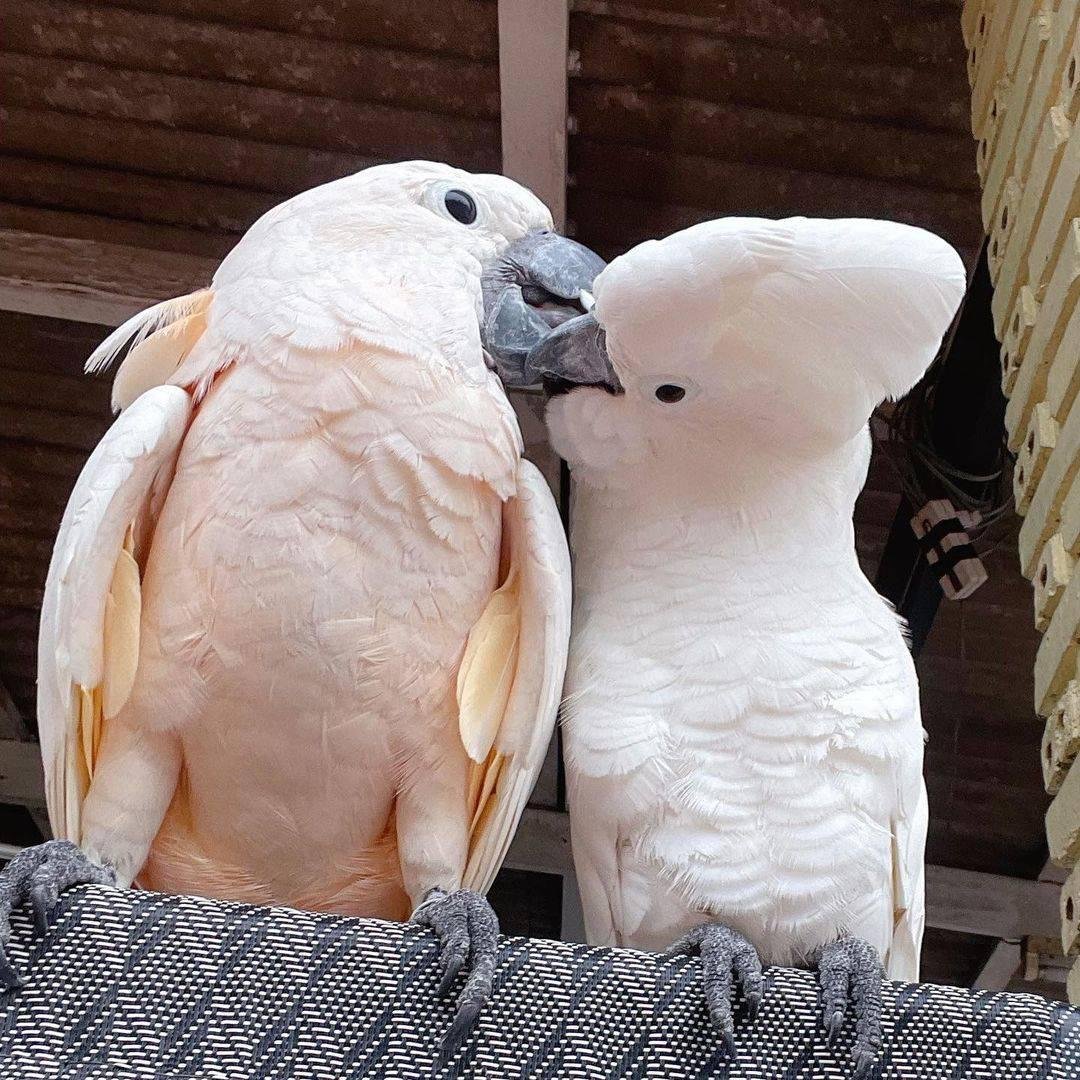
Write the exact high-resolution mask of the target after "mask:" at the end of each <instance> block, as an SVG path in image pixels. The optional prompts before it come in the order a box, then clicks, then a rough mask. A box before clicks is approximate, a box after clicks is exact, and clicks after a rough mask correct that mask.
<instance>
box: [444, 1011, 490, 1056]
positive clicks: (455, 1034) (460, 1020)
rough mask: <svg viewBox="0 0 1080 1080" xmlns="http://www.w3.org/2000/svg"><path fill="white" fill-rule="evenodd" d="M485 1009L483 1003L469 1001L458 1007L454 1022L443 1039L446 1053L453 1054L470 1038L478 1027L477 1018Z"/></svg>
mask: <svg viewBox="0 0 1080 1080" xmlns="http://www.w3.org/2000/svg"><path fill="white" fill-rule="evenodd" d="M483 1007H484V1003H483V1002H482V1001H468V1002H466V1003H465V1004H464V1005H461V1006H459V1007H458V1011H457V1013H456V1014H455V1015H454V1022H453V1023H452V1024H451V1025H450V1030H449V1031H448V1032H447V1033H446V1035H445V1037H444V1038H443V1049H444V1051H445V1052H446V1053H452V1052H453V1051H454V1050H456V1049H457V1048H458V1047H459V1046H460V1045H461V1044H462V1043H463V1042H464V1041H465V1040H466V1039H467V1038H468V1037H469V1032H471V1031H472V1029H473V1027H474V1026H475V1025H476V1018H477V1017H478V1016H479V1015H480V1010H481V1009H482V1008H483Z"/></svg>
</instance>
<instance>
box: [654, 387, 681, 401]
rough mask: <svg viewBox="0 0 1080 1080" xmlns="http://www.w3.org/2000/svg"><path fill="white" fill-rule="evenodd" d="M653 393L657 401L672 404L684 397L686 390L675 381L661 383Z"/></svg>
mask: <svg viewBox="0 0 1080 1080" xmlns="http://www.w3.org/2000/svg"><path fill="white" fill-rule="evenodd" d="M655 394H656V400H657V401H662V402H663V403H664V404H665V405H674V404H675V403H676V402H677V401H682V399H683V398H684V397H686V390H685V388H684V387H682V386H677V385H676V384H675V383H661V384H660V385H659V386H658V387H657V388H656V390H655Z"/></svg>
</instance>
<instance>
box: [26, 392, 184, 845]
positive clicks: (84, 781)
mask: <svg viewBox="0 0 1080 1080" xmlns="http://www.w3.org/2000/svg"><path fill="white" fill-rule="evenodd" d="M191 410H192V402H191V398H190V396H189V395H188V394H187V392H186V391H184V390H182V389H180V388H179V387H176V386H159V387H155V388H152V389H151V390H148V391H147V392H146V393H145V394H143V395H142V396H141V397H140V398H139V399H138V400H137V401H135V402H134V403H133V404H132V405H131V407H130V408H128V409H126V410H125V412H124V413H123V415H122V416H120V418H119V419H117V421H116V422H115V423H114V424H113V426H112V427H111V428H110V429H109V430H108V432H106V434H105V437H104V438H103V439H102V440H101V442H100V443H99V444H98V446H97V448H96V449H95V450H94V452H93V453H92V454H91V455H90V458H89V460H88V461H87V463H86V466H85V467H84V468H83V471H82V473H81V474H80V475H79V479H78V480H77V481H76V482H75V488H74V490H73V491H72V493H71V498H70V499H69V500H68V505H67V509H66V510H65V512H64V517H63V520H62V521H61V523H60V531H59V533H58V535H57V538H56V544H55V546H54V548H53V556H52V562H51V563H50V565H49V574H48V578H47V579H46V582H45V597H44V601H43V604H42V613H41V631H40V635H39V639H38V696H39V709H38V725H39V731H40V737H41V755H42V760H43V762H44V766H45V793H46V801H47V803H48V807H49V819H50V821H51V823H52V827H53V832H54V835H55V836H57V837H59V838H66V839H70V840H74V841H76V842H78V840H79V839H80V831H81V830H80V821H81V809H82V801H83V798H84V797H85V794H86V790H87V787H88V786H89V781H90V779H91V777H92V775H93V767H94V761H95V758H96V754H97V748H98V746H99V744H100V741H101V733H102V728H103V724H104V723H106V722H107V721H108V719H109V718H110V717H111V716H114V715H115V714H116V711H117V710H119V708H120V707H121V706H122V705H123V703H124V701H126V700H127V696H128V694H129V693H130V690H131V684H132V682H133V680H134V677H135V669H136V667H137V665H138V641H139V629H138V627H139V618H140V614H141V600H140V595H139V594H140V589H139V571H138V561H137V555H138V553H137V552H136V551H135V550H134V545H135V540H134V537H135V532H134V525H135V523H136V521H137V519H138V518H139V517H140V515H145V514H146V513H148V511H149V505H150V501H151V496H152V494H153V493H154V492H155V481H156V480H157V479H158V477H159V476H160V475H161V474H162V473H164V474H165V475H171V472H172V469H173V466H174V464H175V460H176V455H177V454H178V452H179V449H180V446H181V443H182V442H183V438H184V433H185V432H186V430H187V425H188V421H189V420H190V417H191Z"/></svg>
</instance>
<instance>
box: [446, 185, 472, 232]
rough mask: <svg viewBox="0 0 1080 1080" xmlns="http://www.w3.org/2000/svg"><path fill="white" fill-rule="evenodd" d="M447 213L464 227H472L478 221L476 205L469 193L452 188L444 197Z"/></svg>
mask: <svg viewBox="0 0 1080 1080" xmlns="http://www.w3.org/2000/svg"><path fill="white" fill-rule="evenodd" d="M443 206H445V207H446V212H447V213H448V214H449V215H450V216H451V217H452V218H453V219H454V220H455V221H460V222H461V224H462V225H471V224H472V223H473V222H474V221H475V220H476V203H475V202H474V201H473V197H472V196H471V195H470V194H469V193H468V192H467V191H461V190H460V189H459V188H451V189H450V190H449V191H448V192H447V193H446V194H445V195H444V196H443Z"/></svg>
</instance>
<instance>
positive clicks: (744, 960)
mask: <svg viewBox="0 0 1080 1080" xmlns="http://www.w3.org/2000/svg"><path fill="white" fill-rule="evenodd" d="M694 953H696V954H697V955H699V956H700V957H701V966H702V978H703V982H704V986H705V1003H706V1004H707V1005H708V1007H709V1016H710V1017H711V1018H712V1022H713V1024H714V1026H715V1027H716V1028H717V1030H718V1031H719V1033H720V1039H721V1041H722V1042H723V1044H724V1047H725V1049H726V1050H727V1053H728V1056H729V1057H733V1056H734V1054H735V1038H734V1032H735V1019H734V1016H733V1011H732V1010H733V1006H734V999H735V981H736V979H738V983H739V986H740V987H741V988H742V992H743V996H744V997H745V998H746V1003H747V1008H748V1012H749V1014H750V1018H751V1019H753V1018H754V1017H755V1016H756V1015H757V1011H758V1008H759V1007H760V1005H761V998H762V994H763V993H764V990H765V980H764V977H763V976H762V973H761V961H760V960H759V959H758V954H757V950H756V949H755V948H754V946H753V945H751V944H750V942H749V941H747V940H746V938H744V937H743V936H742V934H740V933H738V932H736V931H735V930H732V929H731V928H730V927H728V926H724V925H723V924H721V923H705V924H704V925H703V926H696V927H694V929H693V930H691V931H690V933H688V934H686V935H685V936H684V937H682V938H680V939H679V940H678V941H676V942H675V944H674V945H672V946H671V948H670V949H668V950H667V952H666V953H665V954H664V955H665V956H667V957H672V956H683V955H686V954H694Z"/></svg>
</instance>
